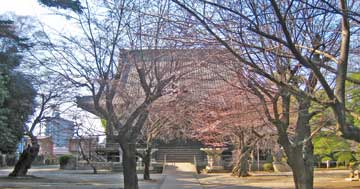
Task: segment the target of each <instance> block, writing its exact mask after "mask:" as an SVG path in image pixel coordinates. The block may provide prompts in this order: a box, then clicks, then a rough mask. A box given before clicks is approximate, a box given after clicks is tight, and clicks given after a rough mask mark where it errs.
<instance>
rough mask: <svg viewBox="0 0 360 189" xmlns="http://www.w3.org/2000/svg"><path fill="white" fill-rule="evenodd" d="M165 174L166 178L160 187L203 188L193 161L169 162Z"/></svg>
mask: <svg viewBox="0 0 360 189" xmlns="http://www.w3.org/2000/svg"><path fill="white" fill-rule="evenodd" d="M163 174H164V175H165V180H164V183H163V184H162V185H161V188H160V189H185V188H191V189H203V187H202V186H201V185H200V183H199V181H198V179H197V178H196V168H195V166H194V165H193V164H191V163H168V164H167V165H166V166H165V171H164V173H163Z"/></svg>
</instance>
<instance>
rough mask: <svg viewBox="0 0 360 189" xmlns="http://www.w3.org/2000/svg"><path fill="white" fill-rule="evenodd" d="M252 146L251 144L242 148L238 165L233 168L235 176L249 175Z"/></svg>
mask: <svg viewBox="0 0 360 189" xmlns="http://www.w3.org/2000/svg"><path fill="white" fill-rule="evenodd" d="M251 149H252V148H251V147H250V146H249V145H246V146H244V147H243V148H241V151H240V157H239V160H238V161H237V163H236V166H235V167H234V168H233V170H232V175H233V176H238V177H247V176H249V175H250V174H249V162H248V160H249V156H250V152H251Z"/></svg>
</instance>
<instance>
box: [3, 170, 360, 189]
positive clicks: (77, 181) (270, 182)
mask: <svg viewBox="0 0 360 189" xmlns="http://www.w3.org/2000/svg"><path fill="white" fill-rule="evenodd" d="M179 170H180V173H179V172H177V173H176V174H175V175H178V176H179V177H184V175H185V174H183V173H184V171H189V170H181V169H179ZM10 171H11V169H0V188H1V189H15V188H16V189H44V188H56V189H73V188H74V189H100V188H101V189H119V188H122V184H121V183H122V179H123V178H122V175H121V173H112V172H110V171H100V173H99V174H96V175H94V174H92V173H91V171H90V170H88V171H79V170H76V171H69V170H59V169H58V167H56V166H52V167H33V168H32V169H31V170H30V172H29V175H30V176H29V177H23V178H8V177H7V174H8V173H9V172H10ZM170 174H172V173H171V171H169V173H168V175H166V176H165V175H162V174H152V178H153V179H154V180H152V181H144V180H141V179H140V182H139V184H140V189H159V188H160V186H161V184H163V183H164V184H163V186H162V187H161V189H180V188H192V187H189V185H187V187H181V186H178V187H175V188H174V186H175V185H174V184H171V183H170V184H169V186H173V187H170V188H168V187H167V185H166V184H167V181H171V179H169V178H171V177H173V176H174V175H170ZM191 175H193V176H195V174H192V173H191ZM348 175H349V171H348V170H321V171H316V174H315V189H360V181H353V182H349V181H345V178H346V177H348ZM196 177H197V178H198V181H199V182H200V183H201V185H202V187H203V188H204V189H292V188H294V187H293V180H292V176H291V173H285V174H284V173H282V174H278V173H267V172H256V173H253V176H251V177H247V178H238V177H232V176H230V174H229V173H221V174H220V173H218V174H200V175H197V176H196ZM139 178H142V175H139ZM166 178H167V179H166ZM186 179H188V180H185V177H184V178H177V180H180V181H182V182H183V183H186V182H187V183H188V184H189V182H188V181H189V178H186ZM195 180H196V179H195ZM185 181H186V182H185ZM171 182H173V181H171ZM191 182H194V180H191ZM191 186H193V185H191ZM164 187H165V188H164Z"/></svg>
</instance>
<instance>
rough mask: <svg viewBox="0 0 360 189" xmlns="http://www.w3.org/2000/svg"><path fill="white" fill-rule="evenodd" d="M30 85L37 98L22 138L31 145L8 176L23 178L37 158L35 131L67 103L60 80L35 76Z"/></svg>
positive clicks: (64, 89)
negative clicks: (28, 140)
mask: <svg viewBox="0 0 360 189" xmlns="http://www.w3.org/2000/svg"><path fill="white" fill-rule="evenodd" d="M37 77H38V78H34V79H33V80H32V83H33V84H34V86H35V88H36V90H37V97H36V99H35V101H36V102H35V113H34V115H32V116H31V117H30V121H29V123H28V124H25V125H24V136H28V137H29V138H30V141H31V144H28V146H27V147H26V149H25V150H24V151H23V152H22V153H21V155H20V158H19V160H18V161H17V162H16V164H15V167H14V170H13V171H12V172H11V173H10V174H9V176H13V177H17V176H25V175H26V174H27V171H28V169H30V167H31V164H32V162H33V161H34V160H35V158H36V157H37V155H38V153H39V150H40V145H39V143H38V139H37V134H36V133H38V132H37V130H39V129H40V128H39V126H40V124H42V123H44V122H46V121H49V120H50V119H51V117H49V114H50V113H51V112H52V111H53V109H54V107H58V106H59V105H60V104H61V103H64V102H66V101H67V98H66V95H64V94H65V93H67V92H68V91H66V87H65V86H64V85H63V84H62V83H61V82H62V80H61V78H52V77H50V76H45V77H46V79H48V80H47V81H44V80H43V79H44V77H41V76H37Z"/></svg>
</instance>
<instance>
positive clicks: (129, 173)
mask: <svg viewBox="0 0 360 189" xmlns="http://www.w3.org/2000/svg"><path fill="white" fill-rule="evenodd" d="M122 150H123V168H124V187H125V189H139V186H138V178H137V174H136V147H135V144H125V145H122Z"/></svg>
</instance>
